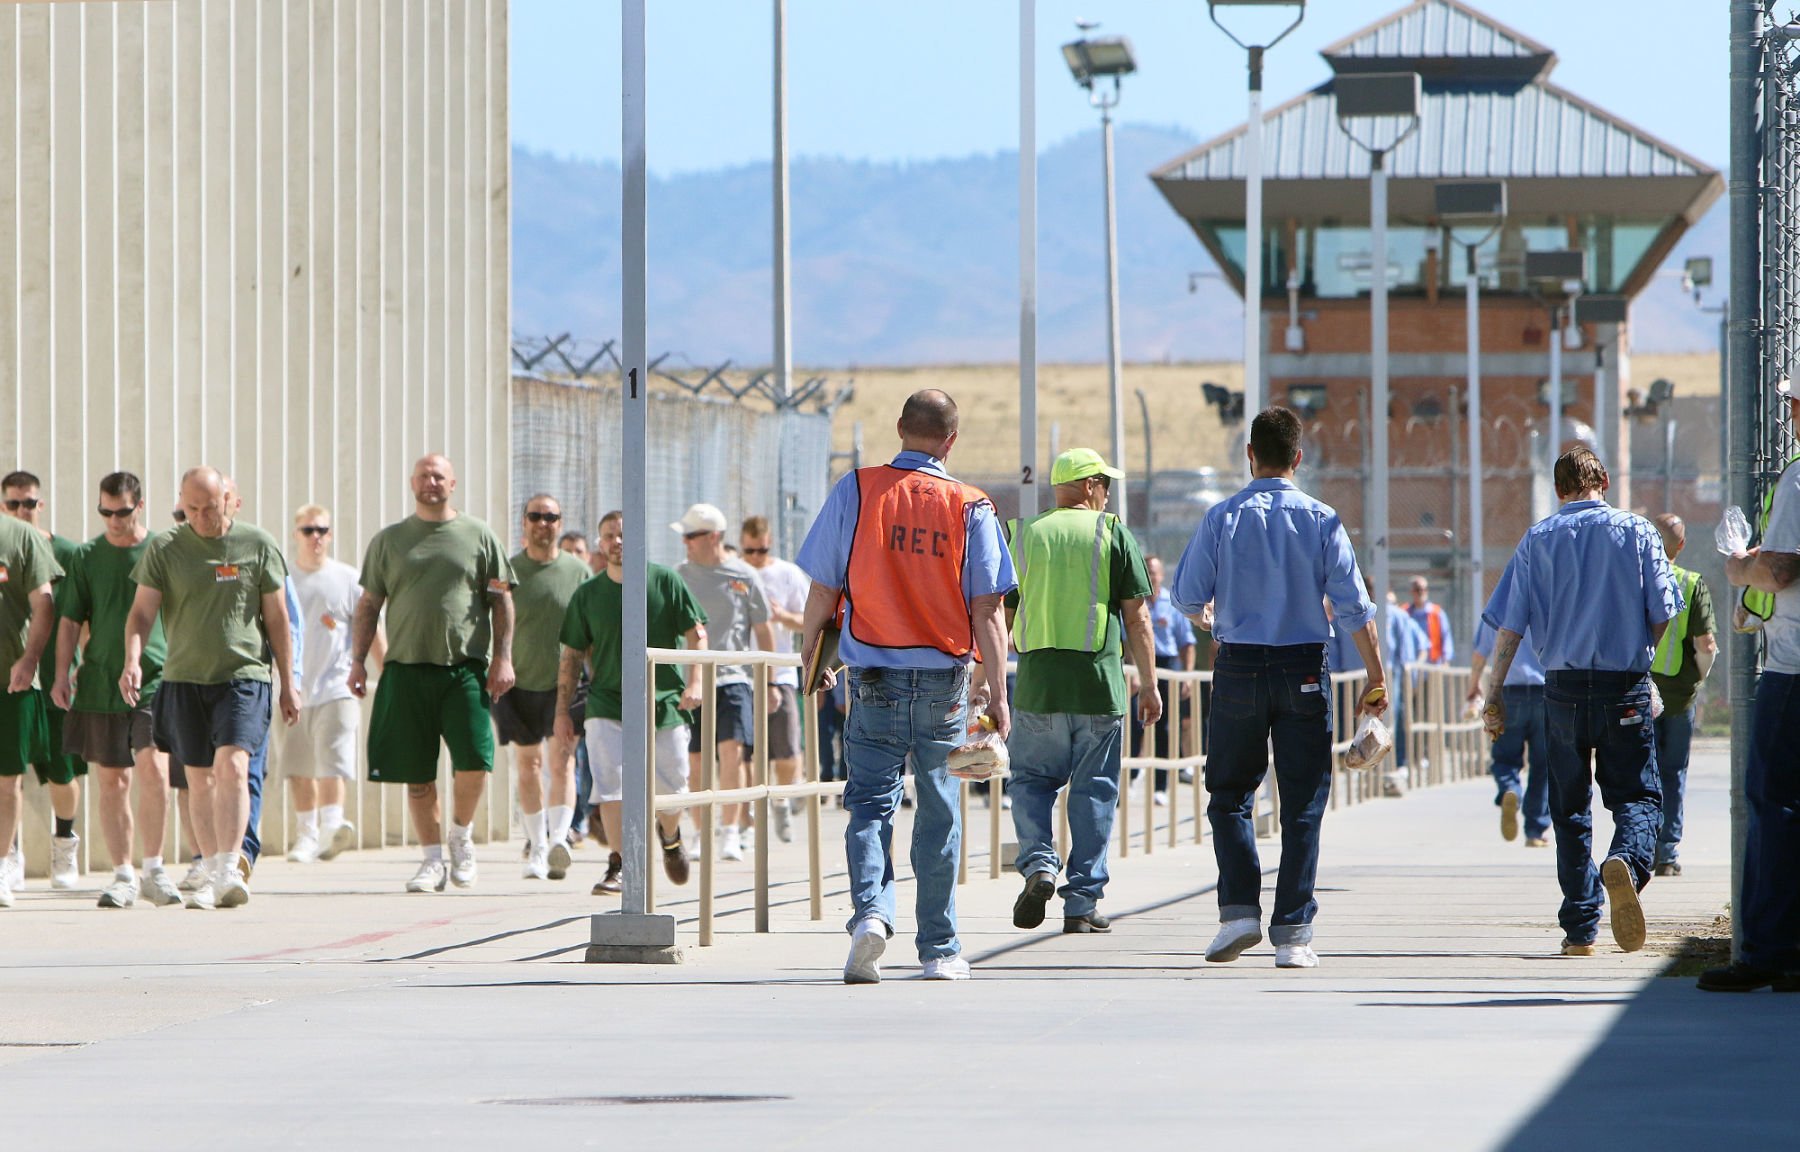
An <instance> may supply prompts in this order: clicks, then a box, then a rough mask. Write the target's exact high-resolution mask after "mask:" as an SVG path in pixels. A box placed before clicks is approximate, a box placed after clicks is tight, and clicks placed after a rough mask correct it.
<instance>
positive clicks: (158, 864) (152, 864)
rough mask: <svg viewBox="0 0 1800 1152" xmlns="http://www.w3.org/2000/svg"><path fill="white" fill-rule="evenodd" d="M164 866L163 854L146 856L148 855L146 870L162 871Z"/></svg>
mask: <svg viewBox="0 0 1800 1152" xmlns="http://www.w3.org/2000/svg"><path fill="white" fill-rule="evenodd" d="M162 866H163V862H162V857H161V856H146V857H144V871H146V872H161V871H162Z"/></svg>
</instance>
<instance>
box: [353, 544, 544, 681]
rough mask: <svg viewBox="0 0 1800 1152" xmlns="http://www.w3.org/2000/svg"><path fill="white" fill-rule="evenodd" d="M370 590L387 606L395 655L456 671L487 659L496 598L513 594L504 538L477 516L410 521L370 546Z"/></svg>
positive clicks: (366, 572)
mask: <svg viewBox="0 0 1800 1152" xmlns="http://www.w3.org/2000/svg"><path fill="white" fill-rule="evenodd" d="M358 583H360V584H361V585H362V586H363V591H365V592H367V593H369V594H370V595H373V596H375V597H377V598H379V599H381V600H383V601H385V602H386V604H387V644H388V647H387V658H388V659H389V660H392V661H393V662H394V663H396V664H436V665H439V666H440V667H450V666H453V665H456V664H461V663H464V662H465V661H469V660H480V661H483V662H486V660H487V659H488V650H489V649H490V648H491V647H492V646H493V636H494V629H493V618H492V615H491V613H490V610H489V604H490V601H491V599H492V598H493V597H494V596H497V595H499V594H501V593H503V592H508V591H510V590H511V589H512V586H513V584H514V583H515V581H514V580H513V570H512V565H510V564H508V563H507V562H506V550H505V549H504V548H503V547H502V546H501V544H500V539H499V537H497V536H495V535H494V533H493V531H492V530H491V529H489V528H488V526H487V525H486V524H483V523H482V522H481V521H479V520H477V519H475V518H474V517H473V516H462V515H459V516H457V517H455V518H454V519H451V520H421V519H420V518H419V517H417V516H408V517H407V518H406V519H404V520H402V521H400V523H398V524H391V525H389V526H388V527H386V528H383V529H382V530H381V531H380V532H377V533H376V534H375V539H373V540H371V541H369V550H368V552H367V553H365V554H364V556H363V568H362V578H361V580H359V581H358Z"/></svg>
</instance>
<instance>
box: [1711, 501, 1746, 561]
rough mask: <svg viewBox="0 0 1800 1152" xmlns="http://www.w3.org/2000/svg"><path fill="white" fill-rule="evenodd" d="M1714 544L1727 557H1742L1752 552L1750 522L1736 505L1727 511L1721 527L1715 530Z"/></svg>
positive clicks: (1720, 520)
mask: <svg viewBox="0 0 1800 1152" xmlns="http://www.w3.org/2000/svg"><path fill="white" fill-rule="evenodd" d="M1713 544H1714V545H1715V546H1716V547H1717V548H1718V549H1719V551H1720V552H1722V553H1724V554H1725V555H1727V556H1742V555H1744V554H1745V553H1747V552H1749V551H1750V521H1749V520H1747V519H1745V518H1744V510H1743V509H1742V508H1739V507H1738V506H1737V505H1736V504H1733V505H1732V506H1731V507H1729V508H1727V509H1725V514H1724V515H1723V516H1721V517H1719V526H1718V527H1717V528H1714V529H1713Z"/></svg>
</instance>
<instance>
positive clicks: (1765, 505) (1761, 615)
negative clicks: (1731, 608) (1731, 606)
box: [1738, 456, 1800, 620]
mask: <svg viewBox="0 0 1800 1152" xmlns="http://www.w3.org/2000/svg"><path fill="white" fill-rule="evenodd" d="M1795 461H1800V456H1795V457H1792V458H1790V459H1789V460H1788V462H1787V464H1786V465H1784V466H1783V467H1782V471H1783V472H1786V471H1787V469H1788V468H1789V467H1791V466H1792V465H1793V464H1794V462H1795ZM1779 487H1780V485H1779V484H1771V485H1769V490H1768V491H1767V492H1764V493H1763V498H1762V511H1761V513H1760V514H1759V515H1758V516H1757V518H1756V541H1757V543H1758V544H1760V543H1762V538H1763V533H1764V532H1767V531H1768V530H1769V511H1770V509H1772V508H1774V507H1775V489H1776V488H1779ZM1738 603H1740V604H1742V605H1743V606H1744V611H1746V612H1748V613H1750V615H1752V616H1754V617H1756V618H1757V619H1759V620H1767V619H1768V618H1769V617H1771V616H1773V615H1775V593H1773V592H1764V591H1763V590H1762V589H1761V588H1746V589H1744V594H1743V595H1742V596H1741V597H1739V598H1738Z"/></svg>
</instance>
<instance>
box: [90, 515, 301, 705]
mask: <svg viewBox="0 0 1800 1152" xmlns="http://www.w3.org/2000/svg"><path fill="white" fill-rule="evenodd" d="M131 578H132V579H133V580H135V581H137V582H138V583H139V584H142V585H143V586H144V587H146V588H154V589H156V591H158V592H160V593H162V623H163V629H164V632H163V634H164V636H165V637H166V638H167V645H166V647H167V651H166V653H165V655H164V660H163V679H165V680H173V681H175V682H177V683H181V684H228V683H230V682H231V681H233V680H263V681H267V680H269V679H270V675H269V641H268V637H267V636H266V635H265V634H264V632H263V619H262V598H263V597H264V596H266V595H268V594H269V593H271V592H280V591H281V590H282V587H283V585H284V583H285V582H286V580H287V561H286V560H285V559H283V558H282V555H281V549H280V548H279V547H277V546H276V544H275V539H274V537H272V536H270V535H269V534H268V533H267V532H264V531H263V530H262V529H261V528H258V527H256V526H255V525H254V524H245V523H242V522H241V521H240V522H237V523H234V524H232V525H231V526H230V527H229V528H227V529H226V530H225V534H224V535H223V536H218V537H208V536H202V535H200V533H198V532H196V531H194V527H193V525H191V524H183V525H181V526H180V527H178V528H176V529H174V530H173V531H170V532H168V533H165V534H164V535H161V536H157V537H155V538H153V539H152V540H151V541H150V542H149V545H148V546H147V547H146V548H145V549H144V554H143V556H142V557H140V558H139V560H138V562H137V567H135V568H133V569H132V570H131ZM123 644H124V641H123V639H122V638H121V641H120V646H121V648H122V647H123Z"/></svg>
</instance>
